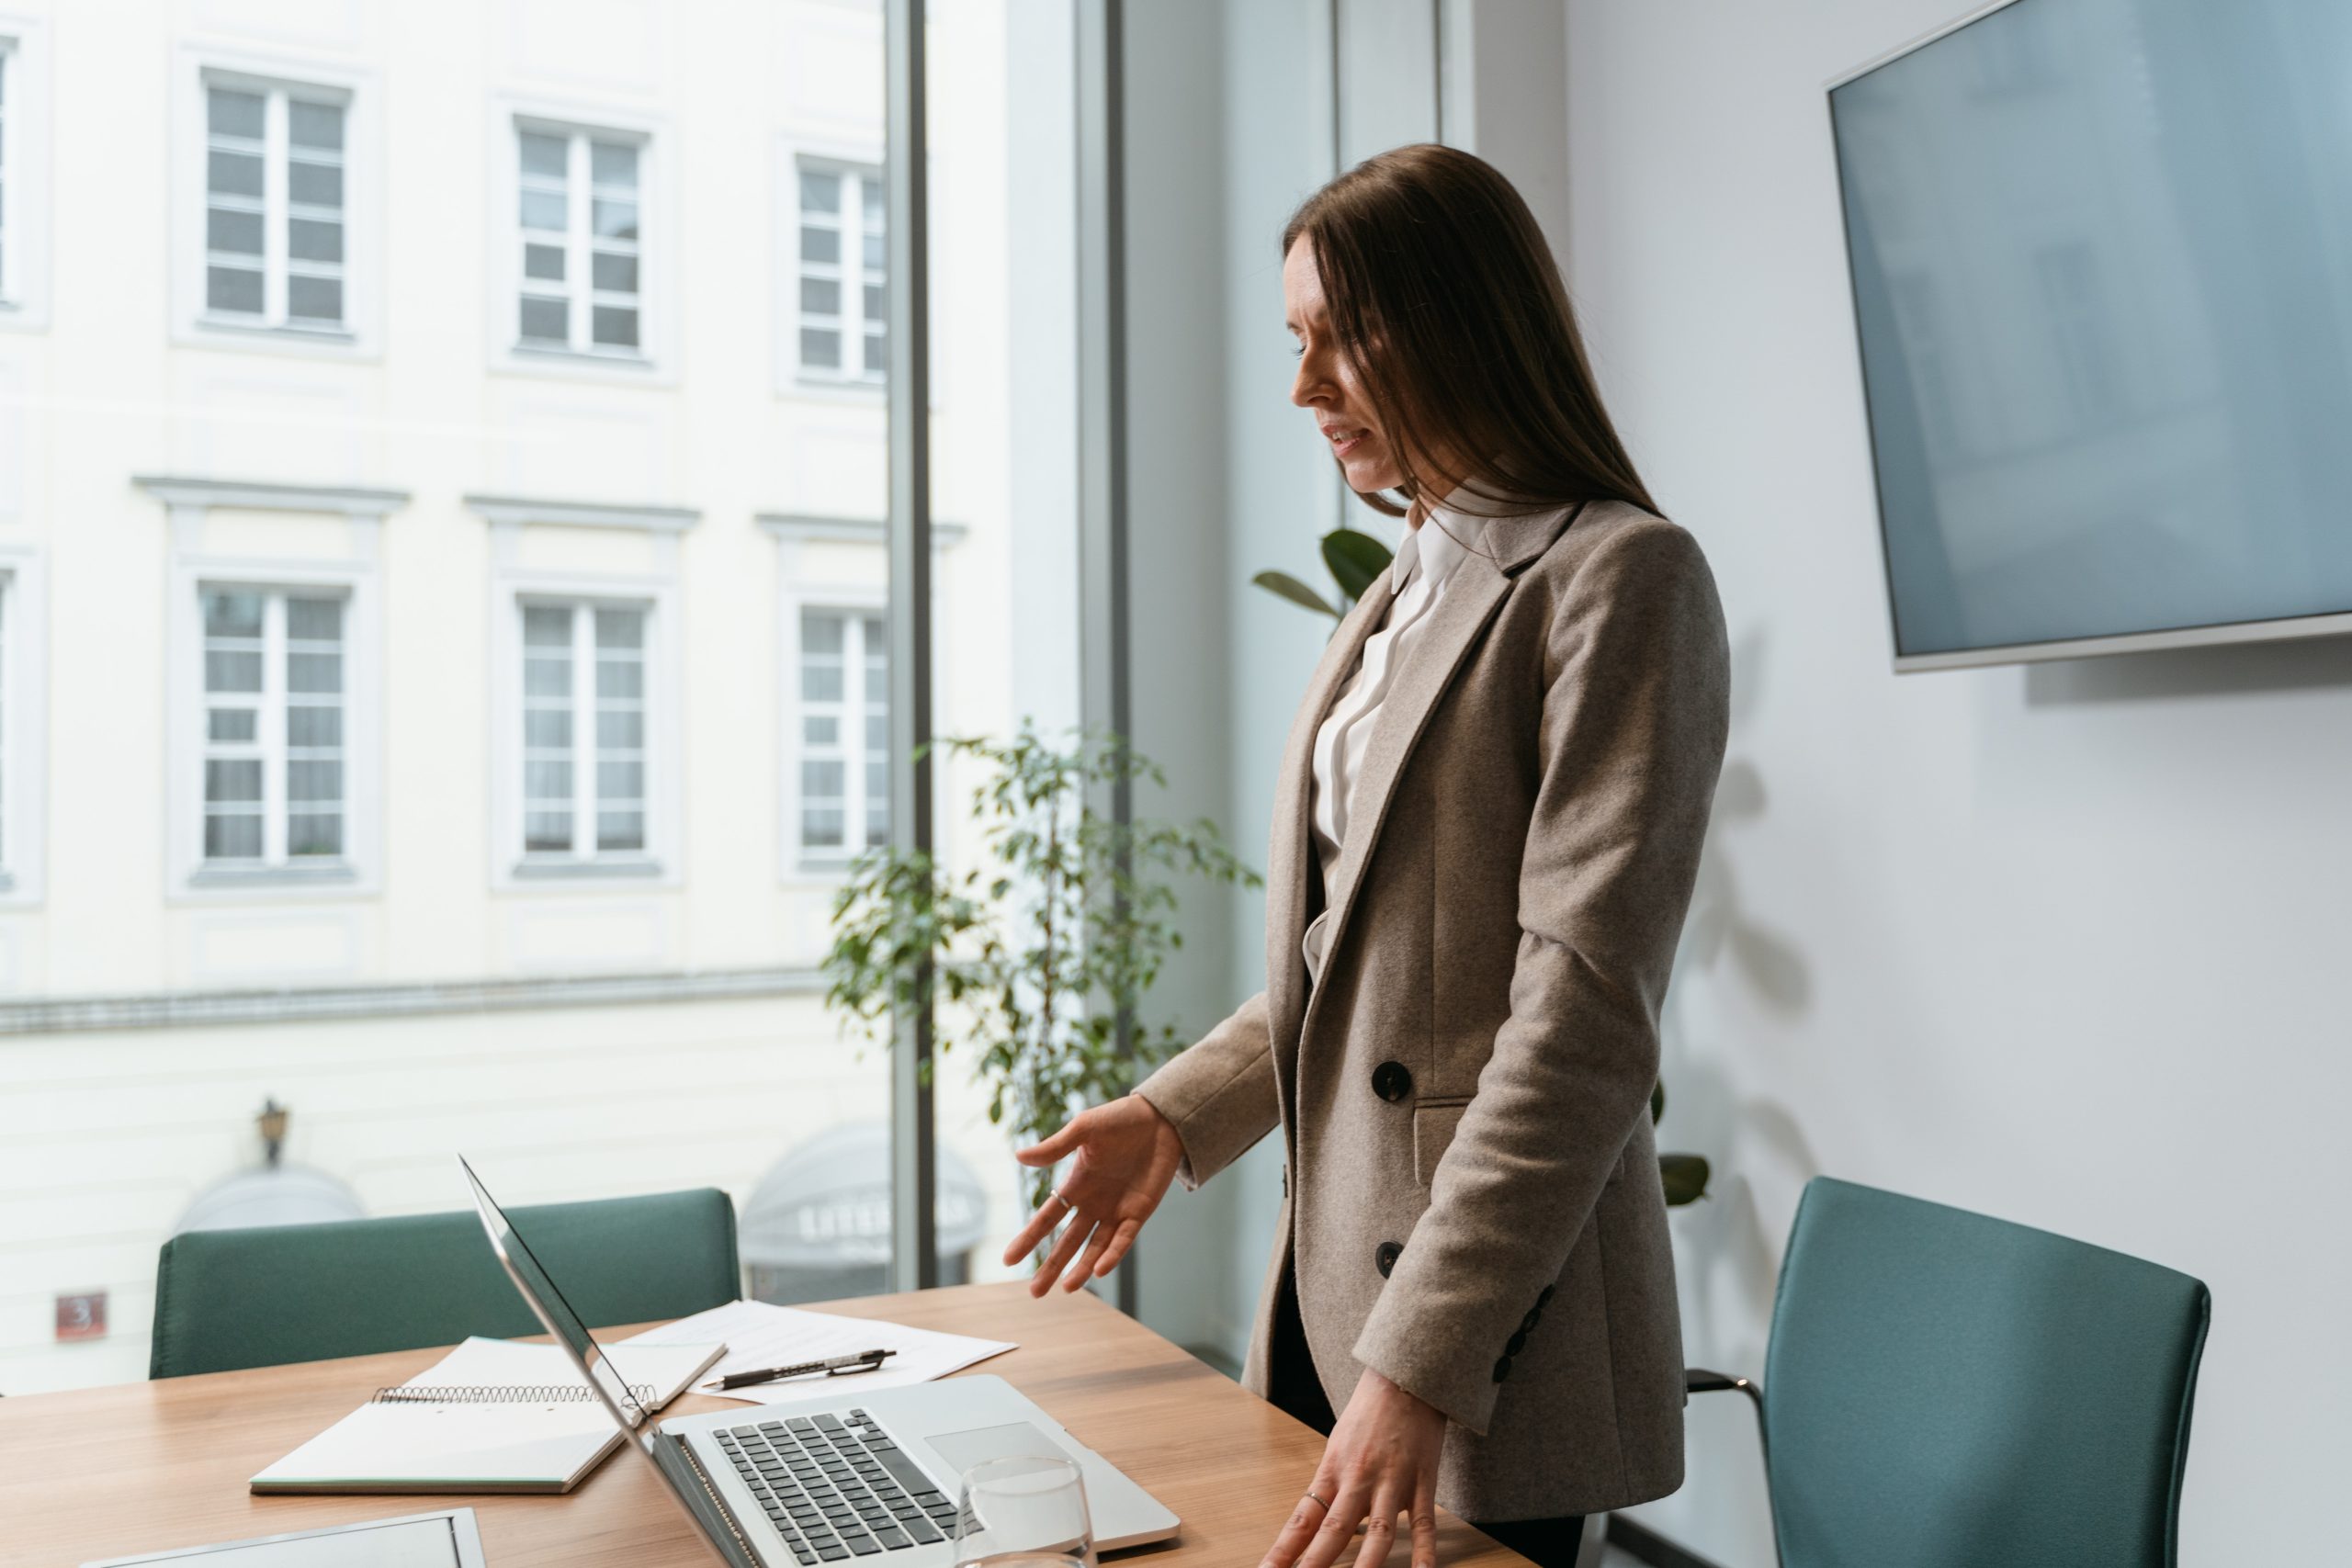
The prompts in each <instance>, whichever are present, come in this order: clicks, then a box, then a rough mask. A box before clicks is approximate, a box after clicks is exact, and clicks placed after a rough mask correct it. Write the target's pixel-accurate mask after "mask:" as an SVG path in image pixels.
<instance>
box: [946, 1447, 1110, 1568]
mask: <svg viewBox="0 0 2352 1568" xmlns="http://www.w3.org/2000/svg"><path fill="white" fill-rule="evenodd" d="M956 1568H1096V1565H1095V1561H1094V1519H1093V1517H1092V1516H1091V1515H1090V1514H1089V1513H1088V1512H1087V1510H1086V1479H1085V1477H1084V1476H1082V1475H1080V1473H1079V1469H1078V1466H1076V1465H1075V1464H1072V1463H1071V1462H1070V1461H1068V1460H1066V1459H1046V1458H1042V1457H1039V1458H1030V1457H1028V1456H1026V1455H1016V1456H1014V1457H1012V1458H1010V1459H992V1460H989V1461H988V1462H987V1463H985V1464H978V1465H974V1466H973V1467H972V1468H971V1469H969V1470H967V1471H966V1472H964V1486H963V1495H962V1497H961V1498H960V1499H958V1506H957V1507H956Z"/></svg>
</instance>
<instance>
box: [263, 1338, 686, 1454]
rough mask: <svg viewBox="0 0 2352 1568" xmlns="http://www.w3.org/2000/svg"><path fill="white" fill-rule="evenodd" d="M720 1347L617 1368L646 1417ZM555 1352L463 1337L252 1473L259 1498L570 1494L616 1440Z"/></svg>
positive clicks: (642, 1353) (635, 1351)
mask: <svg viewBox="0 0 2352 1568" xmlns="http://www.w3.org/2000/svg"><path fill="white" fill-rule="evenodd" d="M725 1352H726V1347H725V1346H724V1345H716V1344H703V1345H639V1346H630V1345H622V1346H617V1347H615V1348H614V1350H613V1352H612V1360H613V1366H614V1368H615V1369H616V1371H619V1372H620V1374H621V1375H622V1376H623V1377H624V1378H626V1379H627V1380H628V1384H629V1392H630V1394H631V1396H632V1397H633V1398H634V1399H635V1400H636V1401H637V1403H638V1404H639V1407H640V1408H642V1409H644V1410H646V1411H653V1410H658V1409H660V1408H661V1407H662V1405H664V1404H668V1403H669V1402H670V1401H671V1400H673V1399H674V1398H676V1397H677V1396H678V1394H679V1393H681V1392H682V1391H684V1389H685V1388H686V1386H687V1385H688V1384H690V1383H692V1382H694V1380H695V1378H697V1377H699V1376H701V1375H702V1373H703V1371H705V1370H706V1369H707V1368H708V1367H709V1366H710V1364H711V1363H712V1362H714V1361H716V1360H718V1358H719V1357H720V1356H721V1355H723V1354H725ZM620 1440H621V1437H620V1433H619V1432H618V1431H616V1429H615V1428H614V1427H613V1422H612V1417H611V1416H607V1415H605V1410H604V1407H603V1406H602V1405H601V1404H597V1403H596V1396H595V1394H594V1393H593V1392H592V1391H591V1390H590V1389H589V1387H588V1385H587V1384H586V1383H584V1382H581V1381H580V1374H579V1373H578V1372H577V1371H574V1370H573V1368H572V1366H571V1362H570V1361H568V1360H566V1359H565V1358H564V1354H563V1352H562V1351H561V1350H559V1349H558V1348H555V1347H554V1346H552V1345H524V1344H518V1343H516V1342H515V1341H514V1340H511V1339H481V1338H475V1339H469V1340H467V1341H466V1342H465V1343H464V1344H462V1345H460V1346H458V1348H456V1349H454V1350H452V1351H450V1352H449V1353H448V1354H447V1356H444V1357H442V1358H441V1359H440V1360H439V1361H437V1362H436V1363H435V1364H434V1365H433V1366H432V1367H430V1368H429V1369H427V1370H426V1371H423V1372H420V1373H418V1374H417V1375H416V1376H415V1377H413V1378H411V1379H410V1380H409V1381H408V1382H404V1383H401V1384H398V1385H397V1386H395V1387H391V1388H379V1389H378V1390H377V1391H376V1393H375V1394H374V1396H373V1397H372V1398H370V1399H369V1400H368V1403H367V1404H363V1405H361V1406H360V1407H359V1408H358V1409H356V1410H355V1411H353V1412H352V1413H351V1414H350V1415H348V1416H345V1417H344V1418H343V1419H342V1420H340V1421H338V1422H336V1423H335V1424H334V1426H332V1427H328V1428H327V1429H326V1430H325V1431H323V1432H322V1433H320V1434H319V1435H318V1436H317V1437H315V1438H311V1440H310V1441H309V1442H307V1443H304V1444H303V1445H302V1446H301V1447H300V1448H299V1449H296V1450H294V1451H293V1452H292V1453H290V1454H288V1455H287V1456H286V1457H285V1458H284V1459H281V1460H279V1461H277V1463H276V1464H273V1465H271V1466H270V1467H269V1468H268V1469H266V1470H265V1471H263V1472H261V1473H259V1474H258V1475H255V1476H254V1478H253V1480H252V1482H251V1483H250V1484H251V1485H252V1487H253V1489H254V1491H255V1492H569V1491H571V1489H572V1488H573V1487H574V1486H577V1485H579V1484H580V1483H581V1481H582V1478H583V1477H585V1476H586V1475H587V1473H588V1472H590V1471H592V1470H594V1469H595V1468H596V1464H597V1461H600V1460H602V1459H603V1458H604V1457H605V1455H606V1454H608V1453H610V1452H612V1451H613V1450H614V1449H615V1448H616V1447H617V1446H618V1445H619V1443H620Z"/></svg>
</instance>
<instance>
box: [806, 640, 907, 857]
mask: <svg viewBox="0 0 2352 1568" xmlns="http://www.w3.org/2000/svg"><path fill="white" fill-rule="evenodd" d="M799 686H800V770H799V772H800V848H801V852H802V853H803V854H804V855H805V856H807V857H808V858H809V859H811V860H821V859H824V858H826V857H829V856H836V855H846V854H849V853H854V852H856V851H858V850H863V849H867V848H870V847H872V846H874V845H877V844H883V843H887V842H888V841H889V838H890V775H889V771H888V761H889V754H890V728H889V708H888V698H889V691H890V688H889V669H888V659H887V648H886V645H885V644H884V642H883V640H882V617H881V616H879V615H872V614H868V613H865V612H862V611H848V610H819V609H809V610H803V611H802V612H801V614H800V670H799Z"/></svg>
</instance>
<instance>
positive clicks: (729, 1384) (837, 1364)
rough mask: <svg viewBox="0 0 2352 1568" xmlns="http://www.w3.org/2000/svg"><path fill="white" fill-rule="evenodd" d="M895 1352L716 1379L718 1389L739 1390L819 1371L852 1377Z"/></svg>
mask: <svg viewBox="0 0 2352 1568" xmlns="http://www.w3.org/2000/svg"><path fill="white" fill-rule="evenodd" d="M897 1354H898V1352H897V1351H896V1350H860V1351H859V1352H858V1353H857V1354H856V1355H854V1356H834V1357H831V1358H829V1359H825V1360H822V1361H803V1362H801V1363H800V1364H799V1365H797V1366H793V1367H762V1368H760V1369H758V1370H757V1371H749V1372H729V1373H728V1374H727V1375H726V1376H725V1377H723V1378H721V1379H719V1380H718V1386H719V1387H720V1388H722V1389H729V1388H741V1387H743V1386H744V1385H745V1384H746V1383H755V1382H775V1380H776V1379H778V1378H797V1377H805V1376H807V1375H808V1374H809V1373H810V1372H822V1373H824V1374H825V1375H826V1376H827V1377H829V1378H838V1377H854V1376H856V1375H857V1374H858V1373H859V1372H870V1371H873V1370H874V1369H875V1368H876V1367H878V1366H880V1365H881V1364H882V1359H883V1358H884V1357H885V1356H895V1355H897Z"/></svg>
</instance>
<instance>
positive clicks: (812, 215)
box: [799, 164, 889, 382]
mask: <svg viewBox="0 0 2352 1568" xmlns="http://www.w3.org/2000/svg"><path fill="white" fill-rule="evenodd" d="M799 172H800V369H801V373H802V374H803V375H806V376H809V377H812V378H819V379H823V380H842V381H874V382H878V381H880V380H881V379H882V372H883V367H884V364H885V361H886V357H887V355H888V348H889V343H888V338H887V336H886V335H885V333H886V328H885V325H884V323H885V314H884V312H885V309H886V307H887V304H888V295H887V289H886V278H887V276H888V275H887V273H886V272H885V270H884V269H885V267H886V265H888V256H887V254H886V252H885V249H884V236H883V228H882V175H881V172H880V171H879V170H876V169H846V168H842V167H839V166H836V165H831V164H801V165H800V170H799Z"/></svg>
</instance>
